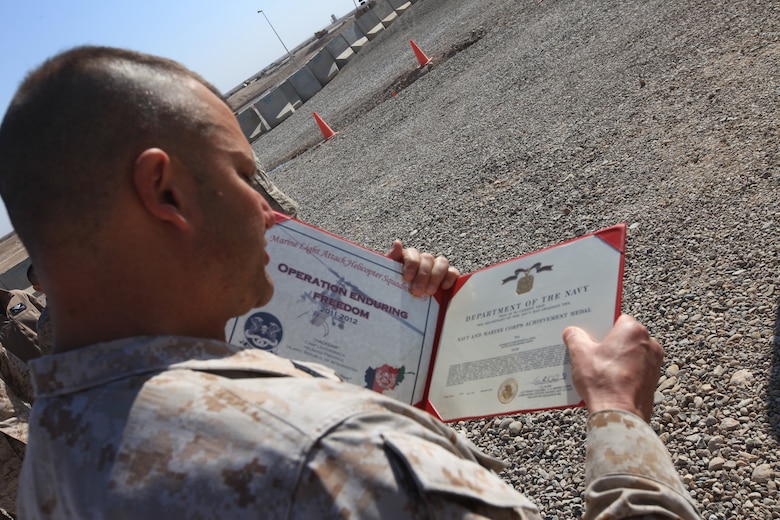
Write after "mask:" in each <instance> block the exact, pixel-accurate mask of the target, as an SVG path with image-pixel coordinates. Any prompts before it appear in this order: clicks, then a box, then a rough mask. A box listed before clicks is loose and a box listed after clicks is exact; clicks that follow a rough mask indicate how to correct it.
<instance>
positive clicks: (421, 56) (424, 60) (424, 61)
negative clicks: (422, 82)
mask: <svg viewBox="0 0 780 520" xmlns="http://www.w3.org/2000/svg"><path fill="white" fill-rule="evenodd" d="M409 43H411V44H412V50H413V51H414V55H415V56H417V62H418V63H419V64H420V67H424V66H426V65H428V64H429V63H430V62H431V59H430V58H429V57H428V56H426V55H425V53H424V52H423V51H422V50H420V48H419V47H418V46H417V44H416V43H414V40H409Z"/></svg>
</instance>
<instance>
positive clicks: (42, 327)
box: [27, 264, 54, 355]
mask: <svg viewBox="0 0 780 520" xmlns="http://www.w3.org/2000/svg"><path fill="white" fill-rule="evenodd" d="M27 280H29V282H30V285H32V287H33V289H35V290H36V291H38V292H39V293H42V292H44V290H43V287H42V286H41V282H40V281H39V280H38V274H37V273H36V272H35V266H34V265H32V264H30V267H28V268H27ZM35 332H36V335H37V338H38V349H39V350H40V351H41V354H43V355H46V354H51V349H52V345H54V333H53V332H52V330H51V315H50V314H49V307H44V308H43V309H42V310H41V314H40V316H38V321H37V322H36V324H35Z"/></svg>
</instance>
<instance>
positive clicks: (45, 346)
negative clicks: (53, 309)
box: [35, 306, 54, 356]
mask: <svg viewBox="0 0 780 520" xmlns="http://www.w3.org/2000/svg"><path fill="white" fill-rule="evenodd" d="M35 330H36V331H37V333H38V348H40V349H41V354H43V355H44V356H46V355H48V354H51V351H52V348H54V328H53V326H52V323H51V314H50V312H49V307H48V306H47V307H44V308H43V310H42V311H41V315H40V316H39V317H38V323H37V324H36V325H35Z"/></svg>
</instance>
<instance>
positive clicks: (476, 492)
mask: <svg viewBox="0 0 780 520" xmlns="http://www.w3.org/2000/svg"><path fill="white" fill-rule="evenodd" d="M446 428H447V427H446V426H443V425H442V426H441V431H432V430H431V429H429V428H424V427H421V426H420V424H419V423H417V422H415V421H408V420H405V418H404V417H403V416H400V415H396V414H392V415H391V414H387V413H375V412H374V413H363V414H357V415H354V416H352V417H351V418H350V419H348V420H347V421H346V422H345V423H342V424H341V425H340V426H339V427H338V428H336V429H334V430H333V431H331V432H329V433H328V434H327V435H325V436H324V437H322V438H321V439H320V440H319V442H318V443H317V445H316V446H315V447H314V449H313V451H312V452H311V453H310V456H309V458H308V459H307V462H306V467H305V468H304V470H303V473H302V477H301V480H300V487H299V490H298V493H299V494H300V495H301V496H305V497H306V500H294V508H295V511H294V514H293V515H291V516H292V518H364V517H367V518H411V519H416V518H419V519H422V518H431V519H442V520H443V519H464V518H471V519H478V518H490V519H498V520H504V519H505V520H510V519H511V520H541V516H540V514H539V511H538V509H537V508H536V506H535V505H534V504H532V503H531V502H530V501H529V500H528V499H527V498H526V497H524V496H523V495H521V494H520V493H518V492H517V491H516V490H514V489H513V488H512V487H510V486H509V485H508V484H507V483H505V482H504V481H502V480H501V479H500V478H499V477H498V476H497V475H496V474H495V473H494V472H493V471H491V470H490V469H488V468H486V467H484V466H483V465H481V464H480V462H481V461H482V459H483V458H487V457H485V456H484V455H482V454H480V453H478V452H477V451H476V448H473V446H472V445H471V444H470V443H468V441H465V439H462V438H459V437H457V436H456V435H455V433H454V432H453V431H451V430H449V431H447V430H445V429H446Z"/></svg>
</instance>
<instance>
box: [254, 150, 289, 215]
mask: <svg viewBox="0 0 780 520" xmlns="http://www.w3.org/2000/svg"><path fill="white" fill-rule="evenodd" d="M253 154H254V152H253ZM254 156H255V181H256V184H254V186H253V187H254V188H255V190H257V191H258V192H259V193H260V195H262V196H263V198H264V199H265V200H266V202H268V204H269V205H270V206H271V209H273V210H275V211H279V212H281V213H284V214H285V215H289V216H291V217H297V216H298V203H297V202H295V201H294V200H292V199H291V198H290V197H288V196H287V195H285V194H284V193H283V192H282V190H280V189H279V188H277V187H276V184H274V183H273V181H271V178H270V177H269V176H268V174H267V173H265V168H263V165H262V163H261V162H260V159H258V158H257V155H256V154H254Z"/></svg>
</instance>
